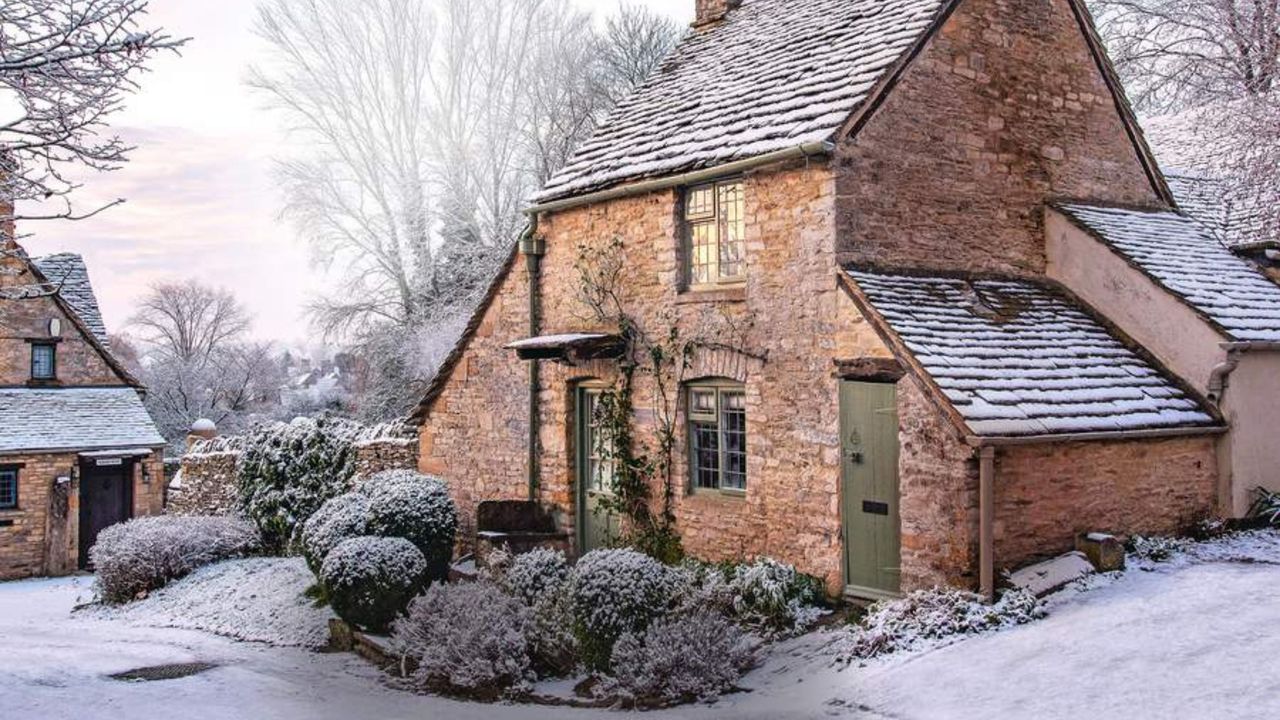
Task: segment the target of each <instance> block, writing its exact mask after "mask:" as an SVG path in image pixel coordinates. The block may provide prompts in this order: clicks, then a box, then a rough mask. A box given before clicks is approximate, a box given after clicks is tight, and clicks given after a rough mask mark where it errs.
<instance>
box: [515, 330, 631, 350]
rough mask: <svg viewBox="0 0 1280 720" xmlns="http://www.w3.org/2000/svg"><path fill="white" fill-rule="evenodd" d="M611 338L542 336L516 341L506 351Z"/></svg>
mask: <svg viewBox="0 0 1280 720" xmlns="http://www.w3.org/2000/svg"><path fill="white" fill-rule="evenodd" d="M610 337H612V336H611V335H604V334H601V333H565V334H563V335H543V336H541V337H535V338H528V339H527V340H517V341H516V342H513V343H510V344H508V345H507V349H508V350H539V349H544V348H558V347H564V346H565V345H573V344H575V343H582V342H590V341H592V340H605V339H608V338H610Z"/></svg>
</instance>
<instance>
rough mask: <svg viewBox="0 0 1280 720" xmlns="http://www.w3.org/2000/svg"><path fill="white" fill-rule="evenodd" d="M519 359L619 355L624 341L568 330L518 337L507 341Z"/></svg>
mask: <svg viewBox="0 0 1280 720" xmlns="http://www.w3.org/2000/svg"><path fill="white" fill-rule="evenodd" d="M507 349H508V350H515V351H516V355H517V356H518V357H519V358H520V359H521V360H554V361H557V362H567V363H579V362H585V361H590V360H609V359H613V358H617V357H621V355H622V353H623V352H624V351H625V350H626V341H625V340H623V339H622V338H620V337H618V336H617V335H608V334H602V333H567V334H563V335H544V336H542V337H535V338H529V339H527V340H519V341H516V342H513V343H511V344H509V345H507Z"/></svg>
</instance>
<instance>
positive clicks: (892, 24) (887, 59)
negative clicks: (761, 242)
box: [535, 0, 947, 201]
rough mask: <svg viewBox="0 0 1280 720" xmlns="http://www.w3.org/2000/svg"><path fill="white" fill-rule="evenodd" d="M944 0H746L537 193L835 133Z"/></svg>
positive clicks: (573, 189)
mask: <svg viewBox="0 0 1280 720" xmlns="http://www.w3.org/2000/svg"><path fill="white" fill-rule="evenodd" d="M946 5H947V2H946V1H945V0H744V2H743V3H742V6H741V7H739V8H737V9H735V10H733V11H732V12H730V13H729V14H728V16H727V17H726V19H725V20H724V21H723V22H721V23H720V24H718V25H715V26H712V27H709V28H706V29H703V30H700V31H697V32H691V33H689V35H687V36H686V37H685V38H684V40H683V41H682V42H681V43H680V44H679V46H677V48H676V49H675V51H674V52H673V54H672V55H671V56H670V57H669V58H668V59H667V61H666V62H665V63H664V64H663V65H662V67H661V69H660V70H659V71H658V72H657V74H656V75H654V76H653V77H651V78H650V79H649V81H648V82H646V83H645V85H644V86H643V87H642V88H641V89H640V90H639V91H638V92H636V93H635V94H634V95H632V96H631V97H629V98H628V99H626V100H624V101H623V102H622V103H621V104H620V105H619V106H618V107H617V108H616V109H615V110H614V111H613V113H612V115H611V116H610V119H609V120H608V121H607V122H605V123H604V124H603V125H602V126H601V127H600V128H599V129H598V130H597V132H596V133H595V135H594V136H592V138H591V139H590V140H588V141H587V142H585V143H583V144H582V145H581V146H580V147H579V148H578V150H577V151H576V152H575V153H574V155H573V157H572V158H571V159H570V160H569V162H568V164H567V165H566V166H565V167H564V168H563V169H562V170H560V171H559V172H557V173H556V174H555V175H554V176H553V177H552V178H551V180H550V181H549V182H548V183H547V184H546V186H545V188H544V189H543V191H542V192H541V193H540V194H538V195H537V196H536V197H535V199H536V200H537V201H547V200H552V199H555V198H559V197H564V196H567V195H575V194H581V193H584V192H590V191H594V190H598V189H603V188H605V187H608V186H611V185H616V184H619V183H622V182H627V181H631V180H637V179H641V178H645V177H653V176H658V175H671V174H675V173H679V172H684V171H688V170H694V169H698V168H704V167H710V166H714V165H720V164H723V163H726V162H732V161H734V160H741V159H744V158H749V157H754V156H758V155H764V154H766V153H769V152H773V151H777V150H783V149H787V148H791V147H795V146H798V145H804V144H807V143H813V142H820V141H824V140H829V139H831V138H832V137H833V136H834V135H835V134H836V132H837V131H838V130H839V129H840V128H841V127H842V126H843V125H844V124H845V123H846V122H847V121H848V120H849V117H850V115H852V114H853V112H854V111H855V110H857V109H858V108H859V106H860V105H862V103H863V102H865V101H866V100H867V99H868V98H869V97H870V96H871V95H872V90H873V88H875V86H876V84H877V83H878V82H879V81H880V79H881V77H882V76H883V75H885V73H886V72H887V71H888V70H889V69H890V68H892V67H893V66H894V65H895V64H896V63H897V62H898V60H899V58H900V57H901V56H902V55H903V54H904V53H906V52H907V50H909V49H910V48H911V47H912V45H913V44H914V43H915V42H916V41H917V40H919V39H921V38H922V37H923V36H925V34H926V31H927V30H928V29H929V28H930V26H931V25H932V24H933V22H934V21H935V19H937V18H938V17H939V14H940V13H941V11H942V10H943V8H944V6H946Z"/></svg>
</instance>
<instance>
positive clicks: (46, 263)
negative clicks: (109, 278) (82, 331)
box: [31, 253, 110, 348]
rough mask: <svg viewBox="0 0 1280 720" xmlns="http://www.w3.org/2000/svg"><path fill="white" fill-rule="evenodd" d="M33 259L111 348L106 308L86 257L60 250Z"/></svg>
mask: <svg viewBox="0 0 1280 720" xmlns="http://www.w3.org/2000/svg"><path fill="white" fill-rule="evenodd" d="M31 262H32V263H34V264H35V266H36V269H37V270H39V271H40V273H41V274H42V275H44V277H45V279H46V280H48V281H49V282H50V283H52V284H53V285H54V286H56V287H57V288H58V293H59V294H60V295H62V299H63V300H65V301H66V302H67V304H68V305H70V306H71V308H72V309H73V310H75V312H76V314H77V315H79V316H80V320H81V322H83V323H84V324H85V327H87V328H88V329H89V331H90V332H92V333H93V336H94V337H96V338H97V339H98V342H100V343H102V344H103V346H104V347H108V348H109V347H110V343H109V342H108V341H107V326H106V323H104V322H103V321H102V310H100V309H99V308H98V298H97V296H96V295H94V293H93V284H92V283H91V282H89V268H88V267H87V266H86V265H85V264H84V258H83V257H81V256H79V255H76V254H75V253H60V254H58V255H49V256H46V257H42V258H35V259H33V260H32V261H31Z"/></svg>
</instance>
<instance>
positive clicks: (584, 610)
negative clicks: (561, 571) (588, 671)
mask: <svg viewBox="0 0 1280 720" xmlns="http://www.w3.org/2000/svg"><path fill="white" fill-rule="evenodd" d="M675 580H676V578H675V576H674V574H673V573H672V572H671V570H670V569H669V568H667V567H666V566H665V565H663V564H662V563H659V562H658V561H657V560H654V559H653V558H651V557H649V556H648V555H645V554H643V553H639V552H636V551H634V550H594V551H592V552H589V553H587V554H586V555H585V556H584V557H583V558H582V559H581V560H579V561H578V564H577V565H575V566H574V567H573V570H572V571H571V572H570V573H569V583H568V588H569V602H570V607H571V608H572V611H573V620H574V634H575V635H576V636H577V639H578V648H579V651H580V653H581V659H582V661H583V662H584V663H586V665H587V666H588V667H590V668H592V669H596V670H603V669H607V668H608V667H609V659H610V656H611V655H612V653H613V644H614V643H615V642H616V641H617V639H618V638H619V637H621V636H622V635H623V634H624V633H638V632H643V631H644V630H645V629H646V628H648V627H649V623H651V622H653V621H654V620H655V619H657V618H659V617H662V616H663V615H665V614H666V613H667V612H668V611H669V610H670V609H671V606H672V602H673V600H674V598H675V591H676V583H675Z"/></svg>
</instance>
